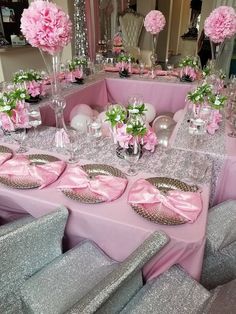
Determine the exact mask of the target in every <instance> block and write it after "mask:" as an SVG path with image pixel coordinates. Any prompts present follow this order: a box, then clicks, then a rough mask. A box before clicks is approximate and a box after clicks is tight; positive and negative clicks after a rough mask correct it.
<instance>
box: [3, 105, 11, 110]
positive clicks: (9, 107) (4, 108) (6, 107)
mask: <svg viewBox="0 0 236 314" xmlns="http://www.w3.org/2000/svg"><path fill="white" fill-rule="evenodd" d="M8 110H11V106H3V107H2V111H8Z"/></svg>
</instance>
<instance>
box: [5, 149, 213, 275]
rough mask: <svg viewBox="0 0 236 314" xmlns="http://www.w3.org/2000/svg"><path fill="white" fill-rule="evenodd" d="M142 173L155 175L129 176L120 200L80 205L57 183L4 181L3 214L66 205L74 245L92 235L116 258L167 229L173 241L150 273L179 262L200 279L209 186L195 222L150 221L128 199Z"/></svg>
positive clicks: (38, 211)
mask: <svg viewBox="0 0 236 314" xmlns="http://www.w3.org/2000/svg"><path fill="white" fill-rule="evenodd" d="M32 152H35V151H34V150H32ZM83 163H86V161H83ZM138 177H143V178H147V177H150V174H148V173H141V174H139V176H137V177H132V178H129V183H128V186H127V189H126V191H125V193H124V194H123V195H122V196H121V197H120V198H119V199H117V200H115V201H113V202H111V203H102V204H96V205H87V204H81V203H78V202H76V201H72V200H70V199H68V198H66V197H65V196H64V195H63V194H62V193H61V192H60V191H58V190H57V189H56V185H57V183H56V182H55V183H53V184H52V185H51V186H49V187H47V188H45V189H42V190H37V189H36V190H24V191H21V190H14V189H8V188H5V187H3V186H0V199H1V206H0V208H1V210H0V214H1V211H3V212H5V211H8V210H11V211H12V212H27V213H30V214H31V215H32V216H34V217H38V216H41V215H43V214H45V213H47V212H50V211H52V210H53V209H54V208H55V207H57V206H59V205H60V204H63V205H64V206H66V207H67V208H68V209H69V212H70V216H69V220H68V224H67V226H66V235H67V238H68V241H69V247H73V246H74V245H76V244H77V243H78V242H79V241H80V240H81V239H82V238H88V239H92V240H93V241H95V242H96V243H97V244H98V245H99V246H100V247H101V248H102V249H103V250H104V251H105V252H106V253H107V254H108V255H109V256H110V257H111V258H113V259H115V260H117V261H122V260H124V259H125V258H126V257H127V256H128V255H129V254H131V253H132V252H133V251H134V249H135V248H137V247H138V246H139V245H140V244H141V243H142V242H143V241H144V239H146V238H147V237H148V236H149V235H150V234H151V233H152V232H154V231H155V230H163V231H165V232H166V233H167V234H168V235H169V237H170V238H171V241H170V243H169V244H168V245H167V246H166V247H165V248H164V249H163V250H162V252H161V253H160V254H159V255H158V256H156V257H155V258H154V259H153V260H152V261H151V262H150V263H149V264H148V265H147V266H146V267H145V269H144V276H145V278H146V279H151V278H153V277H155V276H157V275H159V274H161V273H162V272H164V271H166V270H167V269H168V268H169V267H171V266H172V265H174V264H176V263H178V264H180V265H181V266H182V267H183V268H185V270H186V271H187V272H188V273H189V274H190V275H191V276H193V277H194V278H196V279H199V277H200V272H201V266H202V260H203V253H204V244H205V228H206V220H207V212H208V202H209V185H208V184H205V185H204V186H203V192H202V198H203V211H202V212H201V214H200V216H199V217H198V219H197V221H196V222H194V223H193V224H190V223H186V224H184V225H179V226H165V225H159V224H155V223H152V222H149V221H147V220H145V219H144V218H142V217H140V216H139V215H138V214H136V213H135V212H134V211H133V210H132V209H131V207H130V206H129V205H128V204H127V196H128V191H129V189H130V187H131V185H132V184H133V182H134V180H136V179H137V178H138Z"/></svg>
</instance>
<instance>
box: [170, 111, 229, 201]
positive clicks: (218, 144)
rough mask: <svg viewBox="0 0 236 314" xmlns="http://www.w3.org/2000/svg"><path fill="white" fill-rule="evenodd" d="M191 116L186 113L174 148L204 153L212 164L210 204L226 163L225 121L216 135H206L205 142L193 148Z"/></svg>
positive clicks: (173, 144)
mask: <svg viewBox="0 0 236 314" xmlns="http://www.w3.org/2000/svg"><path fill="white" fill-rule="evenodd" d="M189 119H190V115H189V114H188V113H186V115H185V117H184V119H183V121H182V123H181V125H180V126H179V129H178V132H177V135H176V137H175V140H174V142H173V143H172V147H173V148H176V149H183V150H186V151H190V152H191V151H192V152H198V153H204V154H205V155H206V156H207V158H208V159H209V160H211V162H212V165H213V167H212V180H211V190H212V191H211V198H210V204H212V203H213V200H214V196H215V190H216V185H217V182H218V178H219V174H220V173H221V170H222V168H223V165H224V162H225V158H226V156H225V121H224V119H223V121H222V122H221V124H220V127H219V129H218V130H217V132H216V133H215V134H214V135H210V134H208V133H207V134H205V135H204V137H203V141H202V142H201V143H198V145H197V147H196V148H193V136H192V135H191V134H189V133H188V128H189V123H188V121H189Z"/></svg>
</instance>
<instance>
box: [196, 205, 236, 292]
mask: <svg viewBox="0 0 236 314" xmlns="http://www.w3.org/2000/svg"><path fill="white" fill-rule="evenodd" d="M235 226H236V201H233V200H229V201H226V202H223V203H221V204H219V205H217V206H215V207H213V208H212V209H211V210H210V211H209V215H208V225H207V240H206V248H205V256H204V261H203V267H202V276H201V284H202V285H203V286H204V287H206V288H207V289H213V288H215V287H217V286H218V285H222V284H224V283H227V282H229V281H230V280H232V279H235V278H236V227H235Z"/></svg>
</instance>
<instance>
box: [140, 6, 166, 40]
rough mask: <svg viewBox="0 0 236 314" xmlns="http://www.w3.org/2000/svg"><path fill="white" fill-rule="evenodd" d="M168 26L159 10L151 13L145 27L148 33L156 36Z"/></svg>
mask: <svg viewBox="0 0 236 314" xmlns="http://www.w3.org/2000/svg"><path fill="white" fill-rule="evenodd" d="M165 25H166V19H165V17H164V15H163V14H162V13H161V12H160V11H158V10H152V11H150V12H149V13H148V14H147V15H146V17H145V19H144V27H145V28H146V31H147V32H149V33H151V34H153V35H155V34H158V33H160V31H162V30H163V29H164V27H165Z"/></svg>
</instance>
